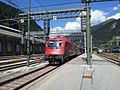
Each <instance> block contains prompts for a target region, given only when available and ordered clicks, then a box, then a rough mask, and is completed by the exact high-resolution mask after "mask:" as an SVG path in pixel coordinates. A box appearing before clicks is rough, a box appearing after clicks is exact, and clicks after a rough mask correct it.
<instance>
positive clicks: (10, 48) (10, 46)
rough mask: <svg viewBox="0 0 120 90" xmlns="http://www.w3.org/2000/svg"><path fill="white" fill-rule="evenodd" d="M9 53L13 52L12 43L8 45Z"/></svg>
mask: <svg viewBox="0 0 120 90" xmlns="http://www.w3.org/2000/svg"><path fill="white" fill-rule="evenodd" d="M7 51H8V52H12V44H11V43H10V42H8V44H7Z"/></svg>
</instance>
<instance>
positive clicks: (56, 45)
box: [48, 40, 62, 49]
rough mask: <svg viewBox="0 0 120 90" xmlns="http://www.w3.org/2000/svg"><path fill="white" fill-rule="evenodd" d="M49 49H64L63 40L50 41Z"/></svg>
mask: <svg viewBox="0 0 120 90" xmlns="http://www.w3.org/2000/svg"><path fill="white" fill-rule="evenodd" d="M48 47H49V48H55V49H59V48H62V40H50V41H49V42H48Z"/></svg>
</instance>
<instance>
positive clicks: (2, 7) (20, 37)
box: [0, 1, 45, 56]
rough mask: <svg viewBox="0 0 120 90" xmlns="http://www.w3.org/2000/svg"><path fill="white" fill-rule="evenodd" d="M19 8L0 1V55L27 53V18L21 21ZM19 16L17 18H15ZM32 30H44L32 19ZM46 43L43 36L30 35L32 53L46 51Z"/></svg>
mask: <svg viewBox="0 0 120 90" xmlns="http://www.w3.org/2000/svg"><path fill="white" fill-rule="evenodd" d="M19 12H20V10H19V9H16V8H15V7H12V6H10V5H7V4H5V3H3V2H1V1H0V55H1V56H3V55H21V54H22V55H24V54H27V40H28V39H27V37H26V32H27V20H26V21H24V22H23V23H21V21H20V20H18V16H19ZM12 18H14V19H12ZM15 18H17V19H15ZM30 24H31V26H30V32H31V31H39V32H41V31H43V30H42V28H41V27H40V26H38V25H37V23H36V22H35V21H34V20H32V21H31V23H30ZM44 46H45V43H44V42H43V41H42V39H41V38H39V37H37V38H35V37H33V36H30V53H31V54H40V53H43V52H44Z"/></svg>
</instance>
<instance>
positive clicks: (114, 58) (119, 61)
mask: <svg viewBox="0 0 120 90" xmlns="http://www.w3.org/2000/svg"><path fill="white" fill-rule="evenodd" d="M99 56H102V57H105V58H108V59H107V60H108V61H110V62H112V63H114V64H117V65H119V66H120V59H119V58H118V57H117V56H115V55H110V54H99Z"/></svg>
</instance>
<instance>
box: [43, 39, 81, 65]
mask: <svg viewBox="0 0 120 90" xmlns="http://www.w3.org/2000/svg"><path fill="white" fill-rule="evenodd" d="M79 54H81V52H80V47H79V46H78V45H76V44H75V43H73V42H71V41H70V40H68V39H67V38H65V37H52V38H49V39H48V40H47V42H46V46H45V60H46V61H48V62H49V63H50V64H56V63H57V64H61V63H63V62H65V61H67V60H68V59H69V57H73V56H77V55H79Z"/></svg>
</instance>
